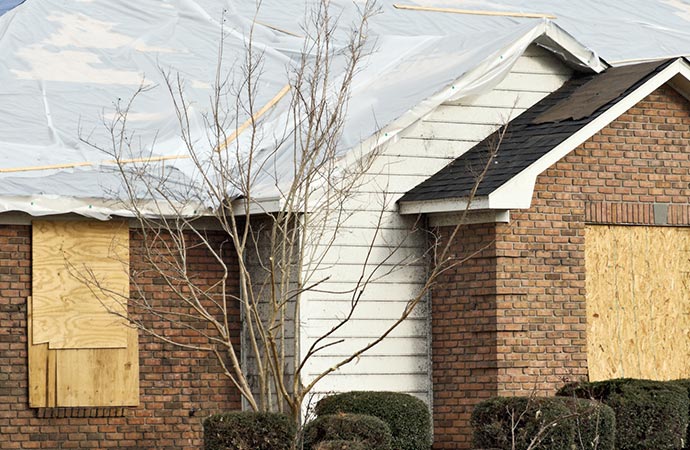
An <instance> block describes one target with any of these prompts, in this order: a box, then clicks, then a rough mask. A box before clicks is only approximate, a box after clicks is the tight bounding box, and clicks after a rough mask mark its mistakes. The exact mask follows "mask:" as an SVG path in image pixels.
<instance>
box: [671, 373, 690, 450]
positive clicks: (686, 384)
mask: <svg viewBox="0 0 690 450" xmlns="http://www.w3.org/2000/svg"><path fill="white" fill-rule="evenodd" d="M675 383H677V384H679V385H680V386H682V387H683V388H684V389H685V390H687V391H688V399H689V400H690V378H688V379H686V380H676V381H675ZM688 414H689V415H690V411H688ZM683 448H685V449H688V450H690V425H688V431H687V434H686V436H685V447H683Z"/></svg>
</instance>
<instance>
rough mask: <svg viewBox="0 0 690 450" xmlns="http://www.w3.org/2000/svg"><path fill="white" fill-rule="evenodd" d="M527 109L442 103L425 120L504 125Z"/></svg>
mask: <svg viewBox="0 0 690 450" xmlns="http://www.w3.org/2000/svg"><path fill="white" fill-rule="evenodd" d="M524 111H525V108H512V109H508V110H506V108H491V107H488V106H466V107H464V108H458V107H457V106H455V105H441V106H439V107H438V108H436V110H434V112H432V113H431V114H430V115H429V116H428V117H426V118H425V119H424V121H425V122H441V123H467V124H487V123H488V124H492V125H503V124H505V123H508V122H510V121H511V120H513V119H514V118H515V117H517V116H518V115H520V114H521V113H523V112H524Z"/></svg>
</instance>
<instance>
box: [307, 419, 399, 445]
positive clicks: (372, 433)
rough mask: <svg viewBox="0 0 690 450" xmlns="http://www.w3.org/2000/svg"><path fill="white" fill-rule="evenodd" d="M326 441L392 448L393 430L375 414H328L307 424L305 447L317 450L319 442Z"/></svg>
mask: <svg viewBox="0 0 690 450" xmlns="http://www.w3.org/2000/svg"><path fill="white" fill-rule="evenodd" d="M324 441H357V442H359V443H360V444H362V446H363V447H364V448H365V449H366V450H390V448H391V431H390V429H389V428H388V425H386V423H385V422H384V421H383V420H381V419H379V418H377V417H374V416H367V415H365V414H327V415H322V416H319V417H317V418H316V419H314V420H312V421H311V422H309V423H307V424H306V425H305V427H304V449H305V450H316V449H317V448H318V447H317V444H320V443H322V442H324ZM355 448H356V447H355Z"/></svg>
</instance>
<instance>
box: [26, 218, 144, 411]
mask: <svg viewBox="0 0 690 450" xmlns="http://www.w3.org/2000/svg"><path fill="white" fill-rule="evenodd" d="M128 295H129V229H128V226H127V224H126V223H123V222H95V221H88V222H87V221H34V222H33V237H32V298H30V299H29V304H28V311H29V314H28V320H27V322H28V327H27V329H28V342H29V404H30V406H31V407H35V408H52V407H111V406H134V405H137V404H138V403H139V395H138V394H139V358H138V334H137V330H136V329H135V328H132V327H129V326H127V320H126V315H127V305H126V299H127V297H128Z"/></svg>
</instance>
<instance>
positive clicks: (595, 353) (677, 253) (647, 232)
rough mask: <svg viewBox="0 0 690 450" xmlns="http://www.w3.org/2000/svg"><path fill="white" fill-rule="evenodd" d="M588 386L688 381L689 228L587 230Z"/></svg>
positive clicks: (689, 325)
mask: <svg viewBox="0 0 690 450" xmlns="http://www.w3.org/2000/svg"><path fill="white" fill-rule="evenodd" d="M585 242H586V244H585V246H586V250H585V266H586V274H587V275H586V276H587V281H586V292H587V294H586V298H587V346H588V349H587V360H588V367H589V378H590V380H592V381H597V380H605V379H611V378H619V377H629V378H646V379H657V380H670V379H678V378H688V377H690V366H689V365H688V355H690V302H689V301H688V299H689V298H690V287H689V282H690V280H688V275H689V274H690V229H689V228H672V227H647V226H601V225H598V226H588V227H587V229H586V238H585Z"/></svg>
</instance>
